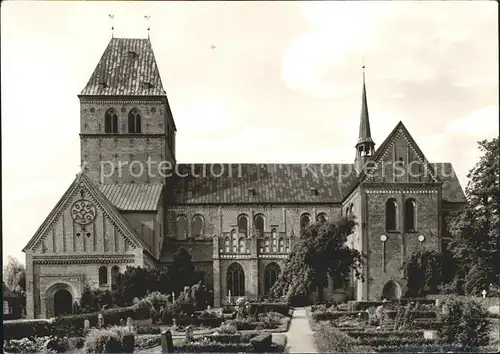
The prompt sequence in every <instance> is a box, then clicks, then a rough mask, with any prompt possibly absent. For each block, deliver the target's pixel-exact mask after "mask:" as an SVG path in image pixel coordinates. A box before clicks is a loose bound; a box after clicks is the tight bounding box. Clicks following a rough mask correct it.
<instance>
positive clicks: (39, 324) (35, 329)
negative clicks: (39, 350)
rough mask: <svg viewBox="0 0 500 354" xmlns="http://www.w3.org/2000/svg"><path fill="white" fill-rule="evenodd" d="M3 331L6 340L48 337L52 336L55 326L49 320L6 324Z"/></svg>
mask: <svg viewBox="0 0 500 354" xmlns="http://www.w3.org/2000/svg"><path fill="white" fill-rule="evenodd" d="M2 331H3V338H4V340H9V339H22V338H32V337H35V336H37V337H46V336H50V335H51V334H52V332H53V324H52V323H51V322H49V321H47V320H38V321H19V322H17V321H16V322H4V324H3V330H2Z"/></svg>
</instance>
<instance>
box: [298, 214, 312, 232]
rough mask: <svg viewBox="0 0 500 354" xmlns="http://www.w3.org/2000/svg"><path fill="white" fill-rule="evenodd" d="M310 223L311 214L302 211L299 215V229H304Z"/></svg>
mask: <svg viewBox="0 0 500 354" xmlns="http://www.w3.org/2000/svg"><path fill="white" fill-rule="evenodd" d="M310 224H311V215H309V214H308V213H304V214H302V215H301V216H300V229H301V230H304V229H305V228H306V227H308V226H309V225H310Z"/></svg>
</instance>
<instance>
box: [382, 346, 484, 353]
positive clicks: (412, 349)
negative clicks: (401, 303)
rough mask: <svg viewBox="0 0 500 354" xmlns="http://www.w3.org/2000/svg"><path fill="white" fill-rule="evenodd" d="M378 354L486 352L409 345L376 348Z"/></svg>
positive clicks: (455, 347)
mask: <svg viewBox="0 0 500 354" xmlns="http://www.w3.org/2000/svg"><path fill="white" fill-rule="evenodd" d="M374 351H375V352H376V353H464V352H467V353H472V352H486V351H483V350H482V349H481V348H466V347H462V346H459V345H436V344H421V345H415V344H408V345H400V346H380V347H377V348H374Z"/></svg>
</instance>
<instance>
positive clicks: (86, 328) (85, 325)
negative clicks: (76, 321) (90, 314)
mask: <svg viewBox="0 0 500 354" xmlns="http://www.w3.org/2000/svg"><path fill="white" fill-rule="evenodd" d="M89 330H90V321H89V320H85V321H83V331H84V332H85V333H87V332H88V331H89Z"/></svg>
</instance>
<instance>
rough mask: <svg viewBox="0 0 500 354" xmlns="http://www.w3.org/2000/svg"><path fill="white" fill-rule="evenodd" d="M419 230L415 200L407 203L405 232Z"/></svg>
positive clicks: (407, 200) (408, 200)
mask: <svg viewBox="0 0 500 354" xmlns="http://www.w3.org/2000/svg"><path fill="white" fill-rule="evenodd" d="M416 229H417V202H416V201H415V199H411V198H410V199H406V201H405V230H406V231H407V232H413V231H415V230H416Z"/></svg>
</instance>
